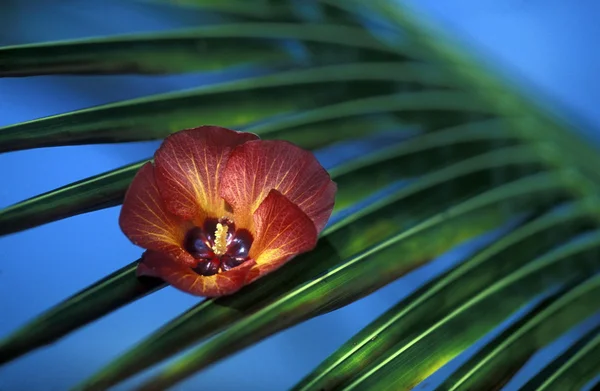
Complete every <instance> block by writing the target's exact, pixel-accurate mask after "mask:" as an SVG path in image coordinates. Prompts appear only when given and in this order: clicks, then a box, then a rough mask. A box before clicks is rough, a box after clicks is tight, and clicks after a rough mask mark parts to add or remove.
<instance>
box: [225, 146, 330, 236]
mask: <svg viewBox="0 0 600 391" xmlns="http://www.w3.org/2000/svg"><path fill="white" fill-rule="evenodd" d="M271 189H276V190H278V191H279V192H280V193H281V194H283V195H284V196H285V197H286V198H287V199H289V200H290V201H291V202H292V203H294V204H296V205H298V207H300V209H301V210H302V211H304V213H305V214H306V215H307V216H308V217H309V218H310V219H311V220H312V221H313V222H314V225H315V227H316V229H317V232H321V230H322V229H323V228H324V227H325V224H327V220H329V217H330V216H331V211H332V210H333V204H334V201H335V192H336V190H337V187H336V185H335V183H334V182H333V181H332V180H331V178H330V176H329V174H328V173H327V171H325V169H324V168H323V167H322V166H321V164H320V163H319V161H318V160H317V159H316V158H315V156H314V155H313V154H312V153H311V152H310V151H306V150H304V149H302V148H300V147H297V146H295V145H294V144H292V143H289V142H287V141H251V142H248V143H245V144H243V145H240V146H238V147H236V148H235V149H234V150H233V152H232V153H231V156H230V157H229V162H228V163H227V168H226V169H225V172H224V173H223V177H222V179H221V188H220V193H221V196H222V197H223V198H224V199H225V200H226V201H227V202H228V203H229V204H231V205H232V206H233V210H234V212H235V215H236V219H237V220H239V217H238V216H242V218H243V216H250V215H252V214H253V213H254V211H256V210H257V208H258V207H259V205H260V204H261V202H263V200H264V199H265V197H267V194H269V191H271Z"/></svg>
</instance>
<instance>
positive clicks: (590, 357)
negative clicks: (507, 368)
mask: <svg viewBox="0 0 600 391" xmlns="http://www.w3.org/2000/svg"><path fill="white" fill-rule="evenodd" d="M590 302H594V299H593V298H592V299H591V300H590ZM599 332H600V326H598V327H594V328H593V329H592V330H590V331H589V332H587V333H586V334H585V335H584V336H583V337H582V338H581V339H580V340H579V341H577V343H575V344H574V345H573V346H571V347H570V348H569V349H568V350H567V351H566V352H565V353H564V354H563V355H561V356H559V357H558V358H556V359H555V360H553V361H552V362H551V363H550V364H548V366H546V367H545V368H544V369H543V370H542V371H541V372H540V373H538V374H537V375H536V376H535V377H534V378H533V379H531V380H530V381H528V382H527V384H525V385H524V386H523V387H522V388H521V389H522V390H523V391H526V390H527V391H529V390H538V391H542V390H564V389H566V388H568V387H572V388H575V387H577V388H583V387H584V386H585V385H586V384H587V383H588V382H589V381H591V380H592V379H593V378H594V377H596V376H598V374H599V373H600V364H599V363H598V357H599V356H600V333H599Z"/></svg>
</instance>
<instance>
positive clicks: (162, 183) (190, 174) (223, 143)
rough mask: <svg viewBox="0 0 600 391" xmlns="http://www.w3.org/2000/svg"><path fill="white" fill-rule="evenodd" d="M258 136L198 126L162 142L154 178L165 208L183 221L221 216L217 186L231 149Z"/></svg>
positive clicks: (155, 158)
mask: <svg viewBox="0 0 600 391" xmlns="http://www.w3.org/2000/svg"><path fill="white" fill-rule="evenodd" d="M256 139H258V136H257V135H255V134H252V133H242V132H236V131H235V130H229V129H225V128H221V127H218V126H201V127H199V128H194V129H187V130H183V131H181V132H177V133H175V134H173V135H171V136H169V137H167V138H166V139H165V141H164V142H163V144H162V145H161V146H160V148H159V149H158V151H156V154H155V155H154V160H155V165H156V177H157V182H158V186H159V189H160V192H161V194H162V196H163V198H164V200H165V203H166V205H167V208H168V209H169V210H170V211H171V212H172V213H175V214H176V215H178V216H181V217H183V218H185V219H188V220H191V219H196V218H198V219H202V218H203V217H206V215H207V214H210V215H213V217H221V216H220V215H221V214H223V212H224V203H223V200H222V199H221V197H220V196H219V192H218V186H219V182H220V178H221V173H222V172H223V169H224V168H225V165H226V163H227V160H228V158H229V154H230V153H231V151H232V149H233V148H234V147H236V146H238V145H240V144H243V143H245V142H247V141H250V140H256Z"/></svg>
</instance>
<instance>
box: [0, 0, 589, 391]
mask: <svg viewBox="0 0 600 391" xmlns="http://www.w3.org/2000/svg"><path fill="white" fill-rule="evenodd" d="M157 2H160V1H157ZM163 2H168V1H166V0H165V1H163ZM185 3H186V5H187V6H192V7H198V9H203V10H209V11H210V12H216V13H223V14H228V15H229V16H228V17H227V18H226V19H228V20H232V21H233V22H229V21H228V22H226V23H224V24H217V25H214V26H205V27H201V28H198V29H192V30H180V31H172V32H168V33H160V34H142V35H132V36H119V37H108V38H97V39H85V40H78V41H65V42H51V43H45V44H32V45H22V46H14V47H7V48H0V57H1V60H0V76H13V77H15V76H19V77H25V76H32V75H43V74H108V73H119V74H121V73H140V74H156V73H182V72H192V71H198V70H225V69H229V68H233V67H240V66H252V67H257V68H260V69H261V71H262V72H263V73H264V72H266V73H267V74H266V75H262V76H256V77H250V78H245V79H237V80H233V81H229V82H226V83H221V84H218V85H212V86H202V87H200V88H196V89H191V90H187V91H179V92H171V93H166V94H158V95H154V96H149V97H145V98H140V99H134V100H129V101H124V102H116V103H113V104H109V105H103V106H98V107H92V108H88V109H85V110H80V111H76V112H72V113H65V114H61V115H57V116H52V117H47V118H41V119H37V120H34V121H29V122H25V123H21V124H16V125H10V126H6V127H3V128H0V152H9V151H16V150H22V149H30V148H38V147H48V146H59V145H76V144H86V143H105V142H126V141H140V140H153V139H161V138H164V137H165V136H167V135H169V134H170V133H172V132H174V131H177V130H180V129H182V128H186V127H192V126H197V125H199V124H218V125H221V126H226V127H233V128H238V129H243V130H247V131H252V132H255V133H257V134H259V135H260V136H261V137H263V138H272V139H287V140H290V141H293V142H295V143H297V144H299V145H301V146H303V147H305V148H308V149H319V148H323V147H327V146H330V145H332V144H334V143H338V142H343V141H348V140H361V139H363V138H365V137H367V136H370V135H372V134H374V133H382V132H384V131H389V130H393V131H395V132H396V136H398V135H403V136H404V140H403V141H402V142H401V143H398V144H392V145H390V146H386V147H385V148H381V149H379V150H377V151H374V152H370V153H367V154H365V155H363V156H361V157H359V158H357V159H354V160H351V161H348V162H345V163H343V164H341V165H338V166H335V167H333V168H331V169H330V173H331V175H332V177H333V178H334V179H335V181H336V182H337V183H338V186H339V193H338V196H337V199H336V210H335V212H336V213H335V215H334V218H333V219H332V221H331V222H330V225H329V226H328V228H327V229H326V230H325V231H324V232H323V233H322V236H321V238H320V240H319V244H318V246H317V248H316V249H315V250H314V251H312V252H310V253H307V254H303V255H301V256H299V257H297V259H296V260H294V261H293V262H291V263H289V264H287V265H286V266H285V267H283V268H281V269H280V270H278V271H276V272H274V273H272V274H270V275H269V276H266V277H265V278H263V279H261V280H259V281H258V282H256V283H254V284H252V285H250V286H248V287H246V288H244V289H243V290H242V291H240V292H239V294H235V295H232V296H229V297H222V298H216V299H210V300H204V301H202V302H200V303H199V304H197V305H196V306H194V307H193V308H191V309H190V310H188V311H187V312H186V313H184V314H182V315H181V316H179V317H177V318H176V319H174V320H172V321H171V322H169V323H167V324H166V325H165V326H163V327H162V328H161V329H160V330H158V331H157V332H155V333H154V334H153V335H151V336H149V337H148V338H146V339H145V340H143V341H142V342H141V343H139V344H138V345H137V346H134V347H133V348H132V349H130V350H129V351H127V352H125V353H124V354H123V355H121V356H120V357H119V358H118V359H116V360H115V361H114V362H112V363H109V364H108V365H107V366H106V367H105V368H103V369H101V370H100V371H99V372H98V373H96V374H95V375H94V376H93V377H91V378H90V379H88V380H86V381H84V382H83V383H82V384H81V385H80V386H78V389H82V390H83V389H85V390H104V389H106V388H107V387H109V386H112V385H115V384H118V383H119V382H121V381H123V380H125V379H127V378H129V377H131V376H133V375H135V374H137V373H139V372H141V371H143V370H145V369H147V368H149V367H151V366H152V365H155V364H157V363H159V362H161V361H163V360H165V359H168V358H170V357H172V356H173V355H175V354H177V353H178V352H181V351H182V350H184V349H186V348H189V347H192V346H194V345H196V344H198V343H199V342H201V341H204V340H206V339H208V338H211V337H213V338H212V339H210V340H209V341H208V342H206V343H205V344H204V345H201V346H200V347H196V348H194V349H193V350H192V351H191V352H189V353H188V354H185V355H184V356H182V357H181V358H179V359H178V360H177V361H175V362H174V363H172V364H170V365H168V366H166V367H165V368H164V369H163V370H162V371H160V372H158V374H157V375H156V376H155V377H153V378H151V379H149V380H148V381H147V382H146V383H145V384H144V385H143V386H142V388H141V389H144V390H154V389H157V390H158V389H161V390H162V389H165V388H166V387H168V386H171V385H173V384H175V383H177V382H178V381H180V380H182V379H184V378H186V377H188V376H190V375H192V374H194V373H196V372H197V371H199V370H201V369H203V368H206V367H207V366H210V365H212V364H213V363H215V362H217V361H219V360H221V359H223V358H225V357H227V356H229V355H231V354H233V353H235V352H238V351H240V350H241V349H244V348H246V347H248V346H251V345H252V344H254V343H256V342H258V341H260V340H262V339H264V338H266V337H267V336H270V335H272V334H274V333H277V332H281V331H283V330H285V329H286V328H289V327H291V326H293V325H295V324H298V323H299V322H302V321H305V320H307V319H310V318H313V317H315V316H319V315H321V314H324V313H326V312H329V311H333V310H335V309H337V308H340V307H342V306H345V305H348V304H350V303H352V302H353V301H355V300H357V299H359V298H361V297H364V296H366V295H368V294H369V293H371V292H373V291H375V290H377V289H379V288H381V287H383V286H385V285H386V284H388V283H390V282H392V281H394V280H395V279H397V278H399V277H400V276H403V275H405V274H406V273H407V272H408V271H410V270H413V269H414V268H417V267H419V266H420V265H422V264H424V263H425V262H428V261H429V260H431V259H433V258H435V257H436V256H438V255H440V254H442V253H443V252H445V251H446V250H448V249H450V248H452V247H454V246H456V245H457V244H459V243H462V242H464V241H465V240H467V239H470V238H473V237H475V236H477V235H480V234H482V233H484V232H487V231H489V230H490V229H493V228H497V227H499V226H501V225H502V224H504V223H506V222H508V221H514V220H515V219H520V220H519V223H518V224H516V226H514V227H513V228H511V229H510V230H509V231H508V232H507V233H505V234H504V235H502V237H500V238H498V239H496V240H495V241H493V242H492V243H490V244H488V245H487V246H486V247H485V248H483V249H481V250H480V251H478V252H477V253H476V254H474V255H472V256H470V257H469V258H468V259H466V260H465V261H464V262H462V263H461V264H459V265H457V266H455V267H454V268H452V269H451V270H449V271H447V272H445V273H443V274H442V275H440V276H438V277H436V278H434V279H433V280H431V281H429V282H428V283H426V284H425V285H424V286H422V287H421V288H419V289H418V290H417V291H415V292H414V293H413V294H412V295H410V296H409V297H408V298H406V299H404V300H402V301H400V302H399V303H397V304H396V305H395V306H394V307H393V308H391V309H390V310H389V311H387V312H386V313H385V314H383V315H382V316H381V317H379V318H378V319H376V320H375V321H374V322H372V323H371V324H370V325H368V326H367V327H365V328H364V329H363V330H362V331H361V332H359V333H358V334H357V335H356V336H354V337H353V338H352V339H350V340H349V341H348V342H347V343H346V344H344V345H343V346H341V347H340V348H339V350H338V351H336V352H335V353H334V354H333V355H332V356H331V357H329V358H328V359H326V360H325V361H324V362H323V363H322V364H321V365H319V366H318V367H317V368H316V369H315V370H314V371H313V372H312V373H310V374H309V375H308V376H307V377H306V378H305V379H303V380H302V381H301V382H300V383H299V384H297V385H296V386H295V388H294V389H295V390H322V389H327V390H329V389H341V388H343V389H382V390H386V389H393V390H401V389H410V388H412V387H414V386H415V385H416V384H418V383H419V382H420V381H422V380H423V379H425V378H426V377H427V376H429V375H430V374H431V373H433V372H434V371H436V370H437V369H438V368H440V367H441V366H443V365H444V364H446V363H447V362H449V361H450V360H451V359H452V358H454V357H456V356H458V355H459V354H461V353H462V352H464V351H465V350H466V349H467V348H468V347H469V346H471V345H472V344H473V343H475V342H476V341H478V340H479V339H480V338H481V337H483V336H485V335H486V334H487V333H488V332H489V331H491V330H492V329H494V328H495V327H497V326H498V325H499V324H501V323H502V322H504V321H505V320H506V319H507V318H508V317H510V316H511V315H512V314H514V313H515V312H516V311H518V310H519V309H522V308H524V307H526V306H527V305H528V304H530V303H531V302H532V301H535V299H536V298H538V297H539V296H540V295H541V294H544V293H547V292H548V291H549V290H550V289H551V288H556V286H558V289H554V290H553V291H552V292H551V293H550V294H549V295H548V294H546V297H545V298H544V299H543V300H542V301H541V302H539V303H537V305H535V306H534V307H533V308H532V309H529V310H528V311H527V312H526V314H525V315H523V316H522V317H521V318H520V319H518V320H517V321H515V322H513V323H512V324H511V325H510V326H509V327H508V328H507V329H506V330H504V331H503V332H502V333H500V334H499V335H498V336H497V337H495V338H493V339H492V340H491V341H490V342H488V343H487V344H486V345H485V346H484V347H483V348H482V349H480V350H479V351H478V352H477V353H476V354H475V355H474V356H473V357H472V358H471V359H469V360H468V361H467V362H466V363H465V364H463V365H462V366H461V367H460V368H458V369H457V370H455V371H454V373H452V374H451V376H450V377H449V378H447V379H446V380H445V382H444V383H443V384H442V385H441V386H440V387H438V389H444V390H445V389H453V390H454V389H456V390H458V389H473V388H476V389H488V388H491V387H497V386H500V385H503V384H505V383H506V382H507V381H508V379H509V378H510V377H511V376H512V374H514V373H515V372H516V371H518V370H519V368H521V367H522V366H523V364H524V363H525V362H526V361H527V360H528V359H529V358H530V357H531V356H532V355H533V354H534V353H535V352H536V351H538V350H539V349H541V348H543V347H544V346H546V345H547V344H549V343H550V342H551V341H552V340H554V339H555V338H557V337H558V336H560V334H562V333H564V332H565V331H567V330H568V329H569V328H570V327H571V326H573V325H575V324H576V323H577V322H579V321H581V320H583V319H584V318H585V317H587V316H589V315H590V314H593V313H594V312H597V311H598V309H599V308H598V305H599V304H598V303H597V301H594V300H593V298H594V297H597V295H598V290H599V289H600V288H599V287H600V284H599V281H600V277H598V276H599V275H600V274H598V272H599V271H600V270H599V268H600V264H599V261H598V260H599V259H600V258H599V257H598V255H600V233H599V232H600V231H598V225H597V224H598V217H599V212H600V207H599V205H600V203H599V200H598V196H599V195H600V171H599V170H598V169H597V167H599V166H600V157H599V156H598V152H597V150H596V149H594V148H593V147H590V146H589V145H587V144H585V143H584V142H583V141H582V140H580V139H579V138H578V137H576V136H574V135H573V132H572V131H571V129H570V127H569V126H568V125H566V124H565V123H564V122H563V121H562V120H561V119H559V118H555V117H554V116H553V115H550V114H549V113H548V111H547V110H545V109H544V108H543V107H538V106H535V105H534V104H533V103H531V102H530V101H528V100H527V99H525V98H524V97H522V96H521V95H520V94H519V93H518V92H516V91H515V89H514V88H512V87H511V86H510V85H509V83H508V82H506V81H504V80H498V79H496V78H495V77H494V76H492V75H490V74H489V73H488V72H486V71H484V70H482V69H481V67H480V66H478V65H477V62H476V61H474V60H473V59H471V58H470V57H469V56H468V55H466V54H464V53H461V52H459V51H458V49H457V48H456V47H457V45H455V44H453V43H449V42H448V41H447V40H446V39H444V38H442V37H440V34H439V33H437V32H436V31H435V30H434V29H432V28H431V27H430V26H427V24H426V23H424V21H422V20H419V18H417V17H416V16H415V15H413V14H412V13H411V12H410V10H409V9H406V7H404V6H402V5H401V4H397V2H391V1H388V0H372V1H370V2H362V1H356V0H344V1H341V0H321V1H310V2H308V1H307V2H306V4H308V3H310V4H311V6H314V9H313V10H316V15H317V18H316V19H318V22H319V23H315V21H316V19H311V18H309V17H308V16H306V15H305V14H303V13H302V12H300V11H299V9H298V7H297V5H295V4H293V3H292V2H285V1H270V0H264V1H258V0H253V1H240V0H219V1H214V0H186V1H185ZM232 15H233V17H231V16H232ZM365 17H366V19H369V20H370V21H371V22H373V21H374V22H381V21H382V20H384V21H385V22H386V24H387V27H385V28H381V26H380V25H378V26H376V27H368V28H367V27H364V24H363V23H362V20H364V18H365ZM375 24H377V23H375ZM383 30H385V32H386V33H391V34H392V35H393V34H396V35H394V38H392V39H389V37H388V38H386V39H383V38H382V37H381V35H379V33H381V32H382V31H383ZM398 32H400V33H401V34H402V39H400V38H399V37H400V35H398V34H397V33H398ZM288 43H293V44H294V45H299V47H301V48H302V49H303V50H304V54H305V55H304V56H300V57H298V56H297V55H296V54H294V53H293V52H292V51H290V50H289V47H287V46H286V45H287V44H288ZM415 128H416V129H417V130H416V131H415ZM396 139H398V137H396ZM141 164H143V162H138V163H133V164H130V165H127V166H124V167H121V168H119V169H117V170H113V171H110V172H107V173H103V174H100V175H97V176H94V177H91V178H88V179H84V180H82V181H79V182H76V183H73V184H69V185H67V186H64V187H61V188H58V189H56V190H53V191H50V192H48V193H45V194H42V195H39V196H36V197H33V198H31V199H28V200H25V201H22V202H20V203H17V204H15V205H12V206H9V207H7V208H5V209H2V210H0V235H2V234H9V233H15V232H18V231H21V230H24V229H28V228H32V227H36V226H39V225H41V224H46V223H50V222H52V221H56V220H59V219H63V218H68V217H71V216H74V215H77V214H81V213H86V212H92V211H95V210H99V209H102V208H107V207H111V206H116V205H119V204H120V203H121V202H122V200H123V196H124V193H125V191H126V189H127V187H128V185H129V183H130V182H131V180H132V178H133V175H134V174H135V172H136V171H137V170H138V169H139V167H140V166H141ZM399 181H406V183H405V184H404V185H403V186H402V187H400V186H392V187H390V186H389V185H390V184H397V183H398V182H399ZM382 190H386V191H387V193H385V194H383V195H381V194H379V192H380V191H382ZM376 195H378V196H376ZM565 201H566V202H567V204H566V206H564V205H563V203H564V202H565ZM558 205H563V206H562V207H561V208H558V209H557V208H555V207H556V206H558ZM115 224H116V222H115ZM136 265H137V261H136V262H133V263H131V264H130V265H127V266H125V267H123V268H122V269H120V270H118V271H116V272H115V273H113V274H112V275H110V276H108V277H106V278H104V279H102V280H100V281H99V282H97V283H96V284H94V285H92V286H90V287H89V288H87V289H85V290H84V291H82V292H79V293H77V294H75V295H73V296H72V297H70V298H68V299H66V300H65V301H64V302H63V303H61V304H59V305H57V306H55V307H53V308H51V309H50V310H48V311H47V312H46V313H44V314H42V315H41V316H39V317H38V318H36V319H34V320H33V321H31V322H30V323H29V324H27V325H25V326H24V327H22V328H21V329H19V330H17V331H15V332H14V333H13V334H12V335H9V336H8V337H6V338H4V339H3V340H2V341H0V363H4V362H8V361H10V360H13V359H15V358H16V357H18V356H20V355H23V354H25V353H27V352H29V351H31V350H33V349H36V348H38V347H40V346H43V345H45V344H49V343H51V342H53V341H56V340H57V339H59V338H61V337H63V336H65V335H67V334H68V333H69V332H71V331H73V330H75V329H77V328H79V327H82V326H83V325H85V324H88V323H89V322H92V321H94V320H96V319H98V318H100V317H102V316H104V315H105V314H108V313H109V312H111V311H113V310H115V309H117V308H120V307H122V306H124V305H126V304H128V303H130V302H132V301H135V300H138V299H140V298H142V297H143V296H145V295H147V294H151V293H152V292H153V291H155V290H157V289H161V288H162V287H164V283H163V282H162V281H160V280H158V279H150V278H137V277H136V276H135V267H136ZM490 308H493V310H492V311H491V310H490ZM598 346H599V343H598V337H597V328H596V329H594V330H593V331H592V332H590V333H589V334H588V335H586V336H584V337H583V338H582V339H581V341H580V342H578V343H577V344H576V345H574V346H573V347H572V348H571V349H569V350H568V351H567V352H566V353H565V354H564V355H563V356H561V357H558V358H556V359H555V360H554V361H553V362H552V363H551V364H550V365H549V366H547V367H546V368H545V369H544V370H542V371H541V372H540V373H539V374H538V375H537V376H535V377H533V378H532V380H531V381H530V382H529V383H527V385H526V386H525V389H531V390H534V389H535V390H538V389H539V390H542V389H543V390H546V389H557V390H558V389H561V388H560V387H563V388H564V387H567V386H570V385H572V384H579V385H581V384H583V382H584V381H589V380H590V379H591V378H592V377H593V376H594V375H595V374H596V373H597V372H598V367H597V363H596V360H594V358H595V356H597V351H598Z"/></svg>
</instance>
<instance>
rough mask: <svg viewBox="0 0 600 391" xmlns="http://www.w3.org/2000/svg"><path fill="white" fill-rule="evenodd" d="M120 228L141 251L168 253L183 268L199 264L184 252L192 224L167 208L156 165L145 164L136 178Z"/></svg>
mask: <svg viewBox="0 0 600 391" xmlns="http://www.w3.org/2000/svg"><path fill="white" fill-rule="evenodd" d="M119 225H120V226H121V230H123V233H124V234H125V235H126V236H127V237H128V238H129V240H131V241H132V242H133V243H134V244H136V245H138V246H140V247H143V248H146V249H148V250H155V251H162V252H167V253H169V254H171V255H172V256H173V257H174V258H175V259H176V260H178V261H179V262H181V263H183V264H191V265H194V264H195V262H196V261H195V260H194V258H192V256H191V255H190V254H188V253H187V252H186V251H184V250H183V249H182V248H181V244H182V243H183V239H184V236H185V232H186V231H187V229H188V223H186V222H185V221H183V220H181V219H180V218H179V217H177V216H175V215H173V214H172V213H171V212H169V211H168V210H167V208H166V207H165V205H164V203H163V201H162V199H161V195H160V193H159V191H158V186H157V184H156V179H155V173H154V167H153V166H152V163H146V164H144V165H143V166H142V168H141V169H140V170H139V171H138V173H137V174H136V175H135V178H133V181H132V182H131V185H130V186H129V189H128V190H127V193H126V194H125V200H124V201H123V206H122V208H121V214H120V216H119Z"/></svg>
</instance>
